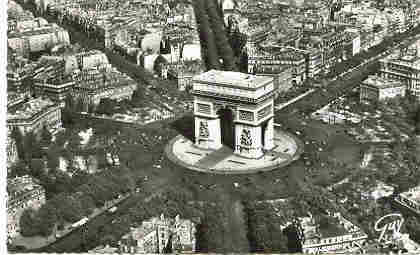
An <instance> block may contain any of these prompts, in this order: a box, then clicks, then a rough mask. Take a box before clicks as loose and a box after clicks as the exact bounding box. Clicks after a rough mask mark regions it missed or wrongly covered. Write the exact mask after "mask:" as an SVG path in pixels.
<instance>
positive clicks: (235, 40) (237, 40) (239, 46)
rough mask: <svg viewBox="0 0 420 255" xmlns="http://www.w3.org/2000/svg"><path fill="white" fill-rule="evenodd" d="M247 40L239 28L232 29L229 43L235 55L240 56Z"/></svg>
mask: <svg viewBox="0 0 420 255" xmlns="http://www.w3.org/2000/svg"><path fill="white" fill-rule="evenodd" d="M246 42H247V35H246V34H243V33H241V32H240V31H239V30H235V31H232V32H231V33H230V35H229V43H230V46H231V48H232V50H233V52H234V54H235V56H236V57H240V56H241V54H242V51H243V49H244V47H245V45H246Z"/></svg>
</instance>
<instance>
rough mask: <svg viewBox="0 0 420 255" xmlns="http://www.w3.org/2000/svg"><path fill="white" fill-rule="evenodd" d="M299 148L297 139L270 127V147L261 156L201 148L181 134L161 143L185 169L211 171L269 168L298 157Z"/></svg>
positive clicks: (229, 171) (240, 171)
mask: <svg viewBox="0 0 420 255" xmlns="http://www.w3.org/2000/svg"><path fill="white" fill-rule="evenodd" d="M302 151H303V146H302V143H301V142H300V140H299V139H298V138H297V137H295V136H294V135H292V134H290V133H287V132H284V131H282V130H280V129H279V128H275V129H274V147H273V148H272V149H271V150H269V151H264V154H263V156H262V157H260V158H257V159H254V158H246V157H243V156H241V155H238V154H234V152H233V149H232V148H230V147H228V146H226V145H223V147H222V148H220V149H217V150H213V149H203V148H200V147H198V146H196V145H195V144H194V143H193V141H191V140H189V139H187V138H186V137H184V136H182V135H178V136H176V137H175V138H173V139H172V140H171V141H170V142H169V143H168V144H167V145H166V147H165V153H166V156H167V157H168V158H169V159H170V160H171V161H172V162H174V163H175V164H177V165H180V166H183V167H185V168H187V169H189V170H193V171H199V172H205V173H213V174H253V173H259V172H266V171H272V170H275V169H279V168H282V167H284V166H287V165H289V164H290V163H292V162H293V161H295V160H297V159H299V157H300V155H301V153H302Z"/></svg>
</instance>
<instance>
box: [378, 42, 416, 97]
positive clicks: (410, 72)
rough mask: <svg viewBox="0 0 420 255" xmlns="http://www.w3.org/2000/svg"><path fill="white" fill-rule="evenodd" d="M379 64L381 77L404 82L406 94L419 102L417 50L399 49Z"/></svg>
mask: <svg viewBox="0 0 420 255" xmlns="http://www.w3.org/2000/svg"><path fill="white" fill-rule="evenodd" d="M379 63H380V69H379V72H380V75H381V76H382V77H384V78H390V79H396V80H400V81H402V82H404V83H405V85H406V86H407V90H408V92H409V93H411V94H412V95H414V96H416V97H417V98H418V99H419V100H420V58H419V53H418V50H417V49H409V50H408V49H407V50H404V49H401V50H400V52H398V53H394V54H391V55H389V56H387V57H385V58H383V59H381V60H380V61H379Z"/></svg>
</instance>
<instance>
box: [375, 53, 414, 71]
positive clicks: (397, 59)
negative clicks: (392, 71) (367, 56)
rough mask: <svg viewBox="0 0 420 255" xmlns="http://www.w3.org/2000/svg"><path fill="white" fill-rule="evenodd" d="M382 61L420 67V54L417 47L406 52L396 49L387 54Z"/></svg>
mask: <svg viewBox="0 0 420 255" xmlns="http://www.w3.org/2000/svg"><path fill="white" fill-rule="evenodd" d="M380 61H381V62H391V63H393V64H396V65H402V66H406V67H410V68H414V69H420V56H419V52H418V50H417V49H413V48H412V49H409V50H407V52H406V53H401V51H395V52H393V53H392V54H390V55H388V56H386V57H385V58H383V59H382V60H380Z"/></svg>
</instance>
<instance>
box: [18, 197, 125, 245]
mask: <svg viewBox="0 0 420 255" xmlns="http://www.w3.org/2000/svg"><path fill="white" fill-rule="evenodd" d="M129 196H130V193H129V194H127V195H125V196H122V197H120V198H117V199H114V200H111V201H107V202H106V203H105V205H104V206H103V207H102V208H95V209H94V210H93V212H92V214H91V215H89V216H88V219H89V220H91V219H93V218H95V217H96V216H98V215H100V214H102V213H104V212H106V211H107V210H109V209H110V208H112V207H114V206H115V205H117V204H119V203H120V202H122V201H123V200H124V199H126V198H128V197H129ZM87 223H88V222H87ZM87 223H86V224H87ZM72 224H73V223H67V224H66V225H65V226H64V228H63V230H57V231H53V233H52V234H51V235H50V236H47V237H43V236H32V237H23V236H21V235H20V234H19V235H18V236H16V237H14V238H12V244H13V245H16V246H24V247H25V248H26V249H29V250H33V249H39V248H42V247H44V246H47V245H49V244H51V243H54V242H55V241H57V239H60V238H62V237H64V236H66V235H68V234H70V233H71V232H72V231H73V230H76V229H78V228H79V227H77V228H72V227H71V225H72ZM57 237H58V238H57Z"/></svg>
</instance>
